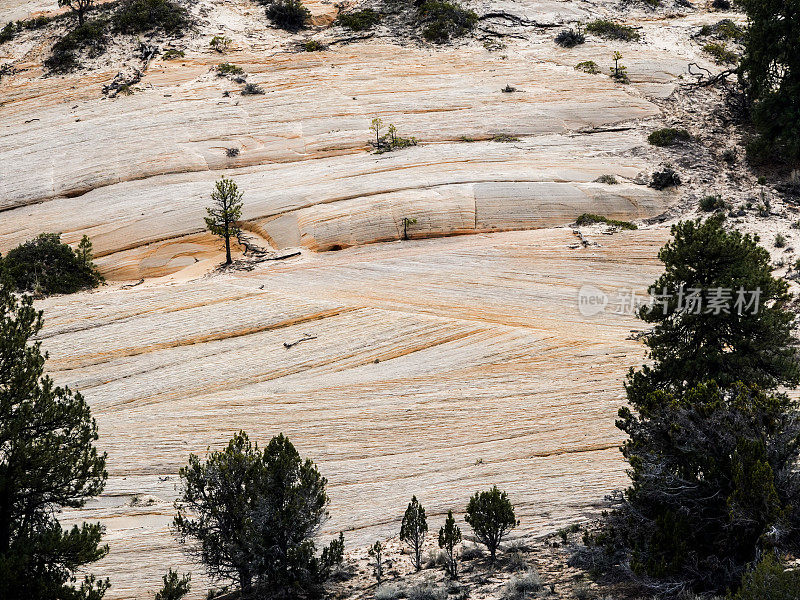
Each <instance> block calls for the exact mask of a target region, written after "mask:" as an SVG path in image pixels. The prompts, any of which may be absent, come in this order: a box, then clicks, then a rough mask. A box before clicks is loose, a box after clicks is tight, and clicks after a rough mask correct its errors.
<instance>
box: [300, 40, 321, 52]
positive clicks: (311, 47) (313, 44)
mask: <svg viewBox="0 0 800 600" xmlns="http://www.w3.org/2000/svg"><path fill="white" fill-rule="evenodd" d="M303 50H305V51H306V52H320V51H322V50H325V46H324V45H323V44H322V43H321V42H318V41H317V40H308V41H307V42H306V43H305V44H303Z"/></svg>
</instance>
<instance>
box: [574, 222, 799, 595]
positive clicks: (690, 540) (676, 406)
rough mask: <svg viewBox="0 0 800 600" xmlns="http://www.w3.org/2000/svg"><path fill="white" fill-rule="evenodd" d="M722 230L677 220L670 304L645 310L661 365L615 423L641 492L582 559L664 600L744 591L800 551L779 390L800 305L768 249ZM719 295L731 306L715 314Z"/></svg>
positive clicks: (789, 422)
mask: <svg viewBox="0 0 800 600" xmlns="http://www.w3.org/2000/svg"><path fill="white" fill-rule="evenodd" d="M723 223H724V216H722V215H716V216H713V217H711V218H709V219H707V220H706V221H705V222H701V221H699V220H697V221H684V222H681V223H678V224H677V225H675V226H673V228H672V235H673V239H672V240H671V241H670V242H669V243H667V245H665V246H664V248H662V249H661V251H660V252H659V258H660V260H661V261H662V262H663V263H664V267H665V272H664V274H663V275H662V276H661V277H660V278H659V279H658V280H657V281H656V282H655V283H654V284H653V286H651V288H650V289H651V292H653V293H656V294H660V297H659V301H658V302H656V303H654V304H652V305H651V306H646V307H643V308H642V309H641V310H640V313H639V316H640V317H641V318H642V319H643V320H644V321H646V322H647V323H649V324H651V325H652V326H653V327H652V330H651V332H650V333H649V334H648V335H647V336H646V337H645V338H644V342H645V345H646V346H647V347H648V358H649V359H650V364H649V365H647V366H644V367H642V368H641V369H640V370H639V371H633V370H631V372H630V374H629V376H628V381H627V383H626V392H627V399H628V405H627V406H625V407H623V408H621V409H620V410H619V420H618V421H617V427H619V428H620V429H621V430H622V431H624V432H625V433H627V434H628V440H627V441H626V442H625V443H624V444H623V446H622V452H623V456H624V457H625V459H626V460H627V461H628V463H629V465H630V468H629V471H628V474H629V476H630V478H631V486H630V487H629V488H628V490H627V491H626V492H625V493H624V495H623V496H620V497H619V498H618V503H617V508H616V509H615V510H614V511H612V512H611V513H609V514H608V515H607V516H606V519H605V524H604V527H603V530H602V532H601V533H600V534H599V535H598V536H596V537H595V538H594V541H593V542H594V544H595V546H594V547H593V548H589V549H588V550H586V552H585V554H584V555H583V560H586V563H587V564H593V566H594V567H595V568H605V569H611V568H613V567H614V565H623V564H629V565H630V568H631V569H632V570H633V572H634V574H635V576H636V578H637V580H638V581H639V582H641V583H644V584H645V585H647V586H648V587H650V588H651V589H652V590H653V591H655V592H659V593H665V592H666V591H667V590H676V589H682V588H683V589H690V590H693V591H695V592H699V593H720V592H724V591H725V590H727V589H729V588H730V589H735V588H736V587H737V586H738V583H739V580H740V578H741V577H742V575H743V574H744V573H745V571H746V568H747V565H748V564H750V563H752V562H753V561H754V560H755V559H756V558H757V557H758V556H759V554H760V553H762V552H765V551H768V550H772V549H775V550H779V551H795V550H796V549H797V547H798V541H800V508H799V507H798V505H797V502H796V499H797V498H798V497H800V477H798V476H797V472H796V471H795V470H794V469H795V467H794V465H796V464H797V461H798V459H800V412H798V405H797V403H796V402H795V401H793V400H791V399H790V398H788V397H787V396H786V395H784V394H773V393H770V392H769V391H768V390H772V389H775V388H776V387H778V386H781V385H785V386H787V387H793V386H796V385H797V383H798V381H800V369H799V368H798V357H797V341H796V340H795V339H794V337H793V327H794V323H795V315H794V313H793V312H792V310H791V308H790V302H791V299H792V298H791V295H790V294H789V292H788V286H787V284H786V283H785V282H784V281H781V280H778V279H775V278H773V277H772V274H771V265H770V257H769V253H767V251H766V250H764V249H763V248H761V247H760V246H758V244H757V243H756V240H755V239H753V238H752V237H751V236H749V235H743V234H741V233H739V232H737V231H732V232H729V231H726V230H725V229H724V227H723ZM718 289H728V290H732V292H733V293H732V294H731V296H732V298H731V304H730V308H729V309H728V310H708V307H709V306H710V298H712V297H714V296H715V295H717V293H716V292H715V290H718ZM736 290H750V291H753V290H759V291H760V296H759V306H758V309H757V310H752V309H747V307H741V308H742V309H737V308H736V305H735V304H734V300H735V294H736ZM690 292H694V293H696V295H697V296H698V297H699V298H700V299H701V304H700V307H701V309H700V310H697V309H694V308H692V307H690V306H689V305H688V301H687V295H688V294H689V293H690ZM751 300H752V296H751ZM587 541H589V542H592V540H591V539H588V540H587ZM587 557H590V559H587Z"/></svg>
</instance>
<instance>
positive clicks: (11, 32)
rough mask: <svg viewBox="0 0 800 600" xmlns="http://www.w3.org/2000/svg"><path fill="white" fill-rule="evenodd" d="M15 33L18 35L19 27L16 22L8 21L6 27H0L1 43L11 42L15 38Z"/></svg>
mask: <svg viewBox="0 0 800 600" xmlns="http://www.w3.org/2000/svg"><path fill="white" fill-rule="evenodd" d="M15 35H17V28H16V26H15V25H14V22H13V21H10V22H8V23H6V24H5V27H3V28H2V29H0V44H4V43H6V42H10V41H11V40H13V39H14V36H15Z"/></svg>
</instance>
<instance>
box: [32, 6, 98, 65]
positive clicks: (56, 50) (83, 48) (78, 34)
mask: <svg viewBox="0 0 800 600" xmlns="http://www.w3.org/2000/svg"><path fill="white" fill-rule="evenodd" d="M106 24H107V23H106V21H105V20H102V19H97V20H94V21H87V22H85V23H84V24H83V25H79V26H78V27H76V28H75V29H73V30H72V31H70V32H69V33H68V34H67V35H65V36H64V37H62V38H61V39H60V40H58V41H57V42H56V43H55V44H54V45H53V49H52V51H51V53H50V56H49V57H48V58H47V59H45V61H44V66H45V67H47V68H48V69H49V70H50V71H52V72H54V73H65V72H67V71H71V70H72V69H75V68H77V67H78V66H79V65H80V62H79V60H78V54H79V53H85V54H86V55H87V56H88V57H89V58H96V57H98V56H100V55H101V54H103V53H104V52H105V51H106V43H107V37H106Z"/></svg>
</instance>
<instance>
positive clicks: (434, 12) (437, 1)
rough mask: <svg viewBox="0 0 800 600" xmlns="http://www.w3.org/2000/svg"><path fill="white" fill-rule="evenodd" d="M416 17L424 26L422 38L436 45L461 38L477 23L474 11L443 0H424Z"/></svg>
mask: <svg viewBox="0 0 800 600" xmlns="http://www.w3.org/2000/svg"><path fill="white" fill-rule="evenodd" d="M418 16H419V19H420V21H421V22H422V23H423V24H424V26H423V29H422V37H424V38H425V39H426V40H428V41H429V42H434V43H436V44H443V43H445V42H447V41H448V40H450V39H452V38H457V37H461V36H462V35H465V34H467V33H469V32H470V31H472V29H473V28H474V27H475V25H476V24H477V23H478V15H477V14H476V13H475V12H474V11H472V10H469V9H466V8H463V7H462V6H461V5H460V4H457V3H455V2H447V1H444V0H425V2H423V3H422V5H421V6H420V7H419V9H418Z"/></svg>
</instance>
